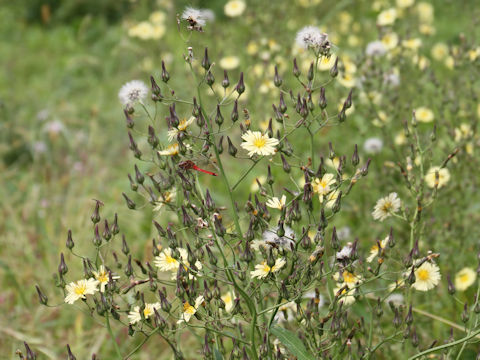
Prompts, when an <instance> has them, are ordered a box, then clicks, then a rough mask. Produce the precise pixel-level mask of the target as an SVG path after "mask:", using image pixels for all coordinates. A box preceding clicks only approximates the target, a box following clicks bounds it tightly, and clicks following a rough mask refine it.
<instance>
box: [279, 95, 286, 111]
mask: <svg viewBox="0 0 480 360" xmlns="http://www.w3.org/2000/svg"><path fill="white" fill-rule="evenodd" d="M278 109H279V110H280V112H281V113H282V114H285V112H286V111H287V104H285V99H284V98H283V93H280V101H279V104H278Z"/></svg>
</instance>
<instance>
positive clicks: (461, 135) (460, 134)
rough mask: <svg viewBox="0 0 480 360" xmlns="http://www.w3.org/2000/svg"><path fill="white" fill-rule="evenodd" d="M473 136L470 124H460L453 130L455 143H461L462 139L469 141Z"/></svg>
mask: <svg viewBox="0 0 480 360" xmlns="http://www.w3.org/2000/svg"><path fill="white" fill-rule="evenodd" d="M472 135H473V131H472V127H471V126H470V124H466V123H463V124H460V127H459V128H455V141H461V140H463V139H469V138H470V137H471V136H472Z"/></svg>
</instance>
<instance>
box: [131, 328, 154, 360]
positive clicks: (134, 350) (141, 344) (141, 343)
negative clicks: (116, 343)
mask: <svg viewBox="0 0 480 360" xmlns="http://www.w3.org/2000/svg"><path fill="white" fill-rule="evenodd" d="M159 329H160V328H158V327H157V328H156V329H155V330H153V331H152V332H151V333H150V334H148V335H147V336H145V338H144V339H143V340H142V341H141V342H140V344H138V345H137V346H136V347H135V349H133V350H132V351H130V353H129V354H128V355H127V356H125V357H124V360H127V359H129V358H130V357H131V356H132V355H133V354H135V353H136V352H137V351H138V350H140V348H141V347H142V346H143V344H145V343H146V342H147V341H148V339H150V337H151V336H152V335H153V334H155V333H156V332H157V331H158V330H159Z"/></svg>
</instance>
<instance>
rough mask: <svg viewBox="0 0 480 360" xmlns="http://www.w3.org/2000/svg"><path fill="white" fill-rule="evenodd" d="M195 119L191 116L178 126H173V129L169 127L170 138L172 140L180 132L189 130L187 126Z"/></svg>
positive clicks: (168, 134)
mask: <svg viewBox="0 0 480 360" xmlns="http://www.w3.org/2000/svg"><path fill="white" fill-rule="evenodd" d="M194 121H195V118H194V117H193V116H191V117H190V118H189V119H188V120H187V119H182V120H181V121H180V123H179V124H178V126H177V127H172V128H171V129H168V132H167V136H168V140H169V141H172V140H173V139H175V138H176V137H177V135H178V133H179V132H182V131H185V130H187V127H188V126H190V125H191V124H192V123H193V122H194Z"/></svg>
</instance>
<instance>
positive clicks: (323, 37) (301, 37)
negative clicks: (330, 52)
mask: <svg viewBox="0 0 480 360" xmlns="http://www.w3.org/2000/svg"><path fill="white" fill-rule="evenodd" d="M295 41H296V43H297V45H298V46H300V47H302V48H304V49H310V48H312V49H319V48H320V47H322V46H324V45H325V44H326V43H327V42H328V35H327V34H325V33H322V32H321V31H320V29H319V28H317V27H315V26H305V27H304V28H303V29H301V30H300V31H299V32H298V33H297V36H296V38H295Z"/></svg>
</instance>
